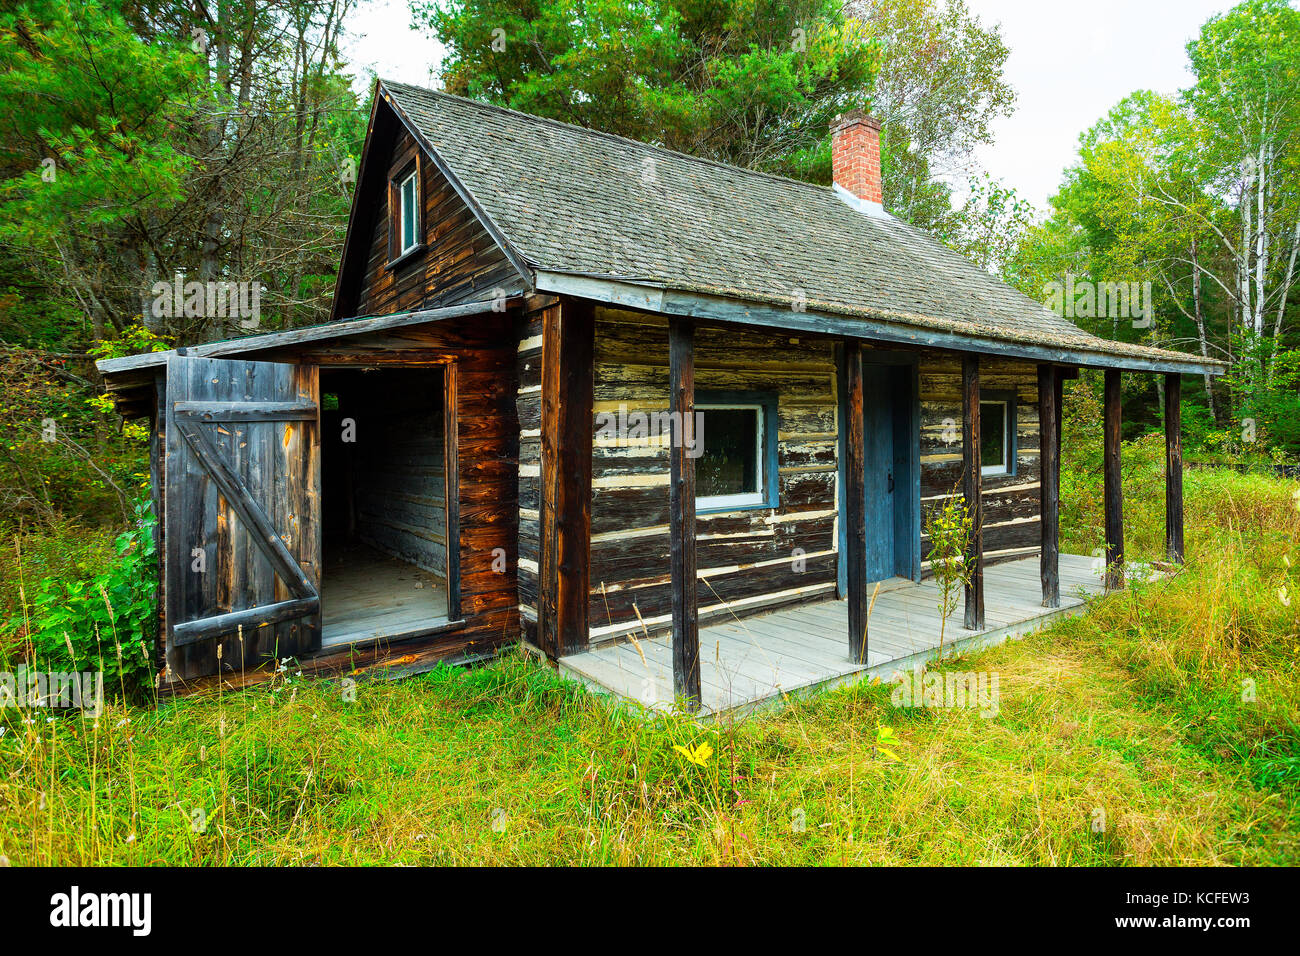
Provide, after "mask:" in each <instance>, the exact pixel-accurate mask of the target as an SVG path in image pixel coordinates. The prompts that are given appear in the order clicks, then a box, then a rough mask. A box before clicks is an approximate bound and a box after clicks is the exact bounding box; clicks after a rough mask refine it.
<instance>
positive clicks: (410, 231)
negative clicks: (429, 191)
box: [397, 173, 419, 255]
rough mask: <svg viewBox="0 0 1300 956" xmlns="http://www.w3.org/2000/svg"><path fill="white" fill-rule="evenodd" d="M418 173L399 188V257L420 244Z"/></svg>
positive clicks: (410, 176) (404, 180)
mask: <svg viewBox="0 0 1300 956" xmlns="http://www.w3.org/2000/svg"><path fill="white" fill-rule="evenodd" d="M416 182H417V180H416V173H411V175H409V176H407V177H406V178H405V179H403V180H402V183H401V185H400V186H398V187H397V192H398V197H399V202H400V207H401V208H400V214H399V219H398V233H397V236H398V242H399V244H400V248H399V249H398V251H397V252H398V255H402V254H403V253H406V252H409V251H410V250H412V249H414V248H415V247H416V245H418V244H419V215H418V212H419V210H418V205H417V203H418V200H419V197H418V195H417V189H416Z"/></svg>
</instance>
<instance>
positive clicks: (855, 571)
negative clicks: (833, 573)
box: [844, 339, 867, 664]
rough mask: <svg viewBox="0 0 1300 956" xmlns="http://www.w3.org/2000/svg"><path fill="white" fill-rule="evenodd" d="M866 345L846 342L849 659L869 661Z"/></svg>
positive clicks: (846, 510)
mask: <svg viewBox="0 0 1300 956" xmlns="http://www.w3.org/2000/svg"><path fill="white" fill-rule="evenodd" d="M862 374H863V373H862V346H861V344H860V343H859V342H858V341H857V340H855V339H846V340H845V342H844V394H845V402H844V408H845V411H844V414H845V417H846V418H847V419H848V420H847V421H846V422H845V423H844V428H845V433H846V436H847V439H846V442H845V452H846V455H847V461H845V463H844V511H845V516H844V521H845V524H844V538H845V545H846V548H847V553H846V554H845V568H846V570H847V576H848V599H849V660H851V661H853V662H854V663H855V664H865V663H867V489H866V470H865V468H866V464H865V458H864V455H865V450H866V445H865V435H864V433H863V430H864V427H865V419H864V418H863V407H862V401H863V398H862V389H863V380H862Z"/></svg>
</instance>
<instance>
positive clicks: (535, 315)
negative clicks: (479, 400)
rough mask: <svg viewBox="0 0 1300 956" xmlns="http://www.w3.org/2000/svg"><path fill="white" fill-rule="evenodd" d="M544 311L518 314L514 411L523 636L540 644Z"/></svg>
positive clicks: (520, 610)
mask: <svg viewBox="0 0 1300 956" xmlns="http://www.w3.org/2000/svg"><path fill="white" fill-rule="evenodd" d="M552 307H558V306H556V305H553V306H552ZM543 313H544V309H537V310H534V311H531V312H528V313H526V314H525V315H524V316H523V317H522V318H521V319H519V320H518V322H517V323H516V329H515V335H514V339H513V340H514V342H515V343H516V344H515V380H516V382H517V383H518V386H517V389H516V394H515V417H516V419H517V421H518V422H519V465H518V472H519V517H518V521H519V567H518V582H519V583H518V588H519V590H518V600H519V619H520V627H521V629H522V631H523V635H524V639H525V640H526V641H528V642H529V643H530V644H533V645H534V646H539V644H538V635H537V595H538V582H539V576H540V572H541V551H542V533H541V508H542V325H543V321H544V318H545V316H544V314H543ZM597 335H599V333H597Z"/></svg>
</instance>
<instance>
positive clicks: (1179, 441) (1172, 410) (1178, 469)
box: [1165, 373, 1183, 564]
mask: <svg viewBox="0 0 1300 956" xmlns="http://www.w3.org/2000/svg"><path fill="white" fill-rule="evenodd" d="M1165 555H1166V557H1168V559H1169V561H1170V562H1172V563H1173V564H1182V563H1183V399H1182V378H1181V377H1180V376H1178V375H1175V374H1172V373H1171V374H1169V375H1166V376H1165Z"/></svg>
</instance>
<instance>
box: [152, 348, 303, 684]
mask: <svg viewBox="0 0 1300 956" xmlns="http://www.w3.org/2000/svg"><path fill="white" fill-rule="evenodd" d="M319 398H320V395H319V375H318V370H317V368H316V367H315V366H313V365H283V364H278V363H272V362H247V361H242V360H235V359H210V358H194V357H190V356H183V355H180V356H173V357H170V358H169V359H168V361H167V403H166V408H165V411H164V414H165V416H166V446H165V448H166V456H167V458H166V460H167V468H166V474H167V478H166V483H165V485H164V494H165V502H166V505H165V510H166V516H165V519H164V525H163V527H164V540H165V546H166V560H165V562H164V567H165V574H166V621H167V632H166V652H167V665H168V671H169V673H168V679H191V678H195V677H203V676H206V675H209V674H215V673H217V672H218V671H220V672H224V673H229V672H231V671H235V672H238V671H239V670H240V669H241V668H242V667H250V668H251V667H253V666H255V665H256V664H258V663H259V662H260V661H262V660H265V659H267V658H270V657H279V658H283V657H289V656H299V655H302V654H304V653H306V652H309V651H312V650H315V649H317V648H319V647H320V641H321V620H320V611H321V607H320V555H321V542H320V428H319V418H320V411H319V408H320V402H319Z"/></svg>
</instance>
